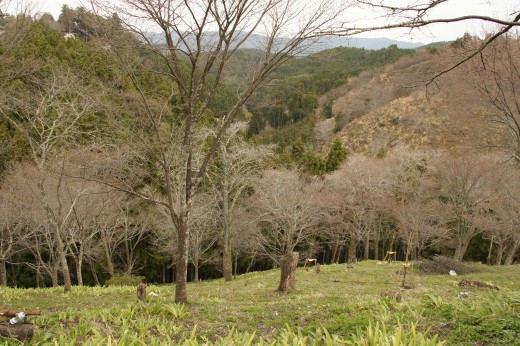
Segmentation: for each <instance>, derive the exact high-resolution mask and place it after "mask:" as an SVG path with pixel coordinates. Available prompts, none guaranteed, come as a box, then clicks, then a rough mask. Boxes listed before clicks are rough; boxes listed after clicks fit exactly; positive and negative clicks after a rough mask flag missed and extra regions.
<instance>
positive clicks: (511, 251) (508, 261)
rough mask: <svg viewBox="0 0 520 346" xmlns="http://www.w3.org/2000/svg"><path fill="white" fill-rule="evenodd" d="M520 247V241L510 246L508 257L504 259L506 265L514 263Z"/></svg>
mask: <svg viewBox="0 0 520 346" xmlns="http://www.w3.org/2000/svg"><path fill="white" fill-rule="evenodd" d="M519 248H520V241H515V242H513V244H511V246H510V247H509V251H508V252H507V255H506V259H505V261H504V265H506V266H510V265H512V264H513V260H514V258H515V255H516V253H517V252H518V249H519Z"/></svg>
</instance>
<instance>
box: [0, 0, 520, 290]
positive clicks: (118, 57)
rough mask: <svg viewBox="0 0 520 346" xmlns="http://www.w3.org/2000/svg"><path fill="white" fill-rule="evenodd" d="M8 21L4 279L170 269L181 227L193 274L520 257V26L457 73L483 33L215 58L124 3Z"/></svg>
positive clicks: (1, 175) (162, 276)
mask: <svg viewBox="0 0 520 346" xmlns="http://www.w3.org/2000/svg"><path fill="white" fill-rule="evenodd" d="M0 20H1V22H0V30H1V31H0V140H1V142H2V145H1V149H0V170H1V171H0V179H1V180H0V206H1V207H0V285H6V284H8V285H17V286H23V287H32V286H49V285H52V286H56V285H59V284H64V285H65V287H67V286H68V288H69V289H70V286H71V285H83V284H87V285H94V284H101V283H103V282H105V281H106V280H108V279H111V278H112V279H113V278H114V277H116V276H117V275H118V274H127V275H131V274H133V275H143V276H145V277H146V280H148V281H150V282H172V281H174V280H175V279H176V278H177V277H174V268H175V269H177V267H178V266H179V264H178V263H179V262H175V260H174V259H175V258H178V256H181V255H179V253H178V251H177V250H174V249H178V245H179V244H178V243H179V240H178V239H179V237H177V235H178V232H180V231H186V230H189V232H188V231H186V236H187V237H188V238H187V239H186V244H187V247H188V248H187V249H186V254H187V256H188V261H189V265H188V268H187V273H189V278H190V279H191V280H195V281H197V280H199V279H204V278H214V277H219V276H221V275H224V276H225V277H226V279H227V280H231V279H232V274H233V273H234V274H240V273H244V272H246V271H249V270H254V269H264V268H272V267H273V264H274V265H281V266H282V269H284V268H285V267H284V266H285V265H287V263H289V262H287V261H289V259H290V258H293V257H291V256H294V255H293V253H294V252H299V253H300V258H305V257H314V258H318V259H319V261H320V262H322V263H334V262H343V261H350V262H352V261H356V260H357V259H368V258H373V259H382V258H383V257H384V254H385V253H386V251H390V250H395V251H396V252H398V255H399V258H400V259H406V260H419V259H421V258H424V257H431V256H434V255H438V254H442V255H446V256H452V257H454V258H455V259H456V260H463V259H471V260H478V261H488V263H493V264H511V263H513V262H514V261H517V260H518V249H519V248H520V232H519V230H518V226H519V220H518V217H517V214H518V210H519V208H520V204H519V203H518V201H517V199H516V196H517V194H516V193H515V191H518V189H520V175H519V172H518V169H517V165H516V163H517V161H518V159H519V154H518V153H519V152H520V146H519V145H518V143H520V141H519V138H520V130H519V126H518V122H517V120H518V119H519V116H520V114H518V108H517V107H516V106H517V104H516V103H515V102H516V101H517V100H518V95H517V94H516V93H515V91H516V90H517V87H518V83H520V76H519V75H518V69H517V67H518V66H519V63H518V56H520V55H519V54H517V53H518V38H517V37H516V36H511V37H505V38H503V39H501V40H499V41H497V42H496V44H495V45H493V46H491V47H490V48H489V49H488V50H486V51H485V53H483V54H482V55H481V56H480V57H479V59H473V60H471V61H469V62H468V63H467V65H465V67H462V68H459V69H455V70H453V71H450V72H449V73H446V74H441V73H440V72H442V71H446V70H448V69H450V67H451V66H453V64H454V63H455V62H456V61H457V59H458V58H459V57H460V52H461V51H464V50H468V49H471V48H474V47H475V45H477V44H478V39H476V38H472V37H469V36H466V37H464V38H461V39H460V40H458V41H456V42H453V43H451V44H447V45H443V46H440V47H430V48H427V49H420V50H411V49H400V48H398V47H397V46H395V45H391V46H389V47H387V48H384V49H380V50H365V49H360V48H348V47H338V48H334V49H329V50H324V51H320V52H317V53H314V54H310V55H307V56H299V55H293V56H287V57H283V59H281V60H280V61H277V60H275V59H276V54H274V53H273V54H266V52H265V51H262V50H258V49H240V50H237V51H236V52H234V54H233V55H231V56H230V57H229V61H227V64H226V65H225V66H224V67H222V69H220V67H219V65H218V63H215V64H214V65H211V64H208V61H211V59H215V61H217V62H218V61H219V59H221V58H222V57H221V55H215V56H212V55H211V52H206V51H203V52H202V53H200V52H199V53H200V54H198V55H196V54H193V55H189V54H185V55H179V57H177V56H175V58H169V55H168V54H170V53H171V51H172V50H173V49H172V48H171V47H170V46H167V43H165V45H166V46H163V45H161V46H150V45H148V44H147V43H146V42H145V41H143V40H142V39H138V38H136V36H135V35H134V34H131V33H130V32H129V31H127V29H125V28H124V27H123V26H122V24H121V21H120V20H119V18H118V17H117V16H116V15H114V16H112V17H109V18H102V17H98V16H95V15H93V14H91V13H89V12H88V11H86V10H84V9H77V10H73V9H70V8H68V7H64V8H63V12H62V14H61V16H60V17H59V19H58V20H57V21H56V20H54V18H52V17H51V16H50V15H43V16H42V17H41V18H39V19H34V18H31V17H29V16H23V15H19V16H17V17H15V16H6V17H5V18H2V19H0ZM71 34H72V35H71ZM497 52H507V54H502V55H498V54H497ZM195 58H197V59H201V61H202V62H203V66H206V67H207V70H204V68H200V66H199V65H196V64H194V63H193V61H195ZM289 58H291V59H289ZM168 59H170V60H168ZM285 60H287V61H285ZM273 61H274V62H273ZM172 62H173V63H172ZM282 62H283V64H281V63H282ZM172 64H174V67H172ZM204 64H206V65H204ZM263 64H264V65H263ZM269 64H272V65H269ZM193 66H195V68H194V67H193ZM259 66H260V67H259ZM265 66H267V67H268V68H265V69H262V67H265ZM490 66H493V68H492V69H491V68H489V67H490ZM255 67H259V68H260V70H259V71H260V72H262V73H265V78H264V77H262V78H259V79H255V78H258V75H259V74H255V73H256V71H257V70H255V69H254V68H255ZM262 76H263V75H262ZM194 81H195V82H194ZM250 81H253V83H252V84H253V85H254V86H255V88H252V89H250V88H251V87H250V84H248V83H249V82H250ZM197 83H198V84H197ZM214 85H216V86H218V87H216V88H214V87H213V86H214ZM187 86H189V87H187ZM190 88H191V89H190ZM190 93H192V94H190ZM190 95H196V96H197V97H194V98H190V97H191V96H190ZM244 95H245V96H244ZM186 114H188V115H189V116H186ZM192 115H193V117H191V116H192ZM228 119H231V120H229V121H228ZM489 121H491V122H489ZM187 124H189V125H190V126H187ZM222 124H227V125H226V126H220V125H222ZM490 124H492V125H490ZM191 125H192V126H191ZM187 139H189V140H187ZM186 148H189V150H187V149H186ZM187 165H189V167H190V169H188V170H185V168H186V167H187ZM186 182H188V183H191V182H194V183H193V184H191V185H190V184H187V183H186ZM186 191H189V192H190V193H192V194H189V197H190V198H189V199H188V198H186V196H187V195H186ZM183 194H184V195H183ZM183 196H184V197H183ZM191 198H192V199H191ZM183 208H184V209H183ZM296 260H298V257H296ZM172 263H173V264H172ZM280 287H281V288H280V289H281V290H285V289H284V286H283V282H281V283H280Z"/></svg>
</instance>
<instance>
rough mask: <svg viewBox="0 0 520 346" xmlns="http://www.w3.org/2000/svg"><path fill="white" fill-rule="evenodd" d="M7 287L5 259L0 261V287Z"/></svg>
mask: <svg viewBox="0 0 520 346" xmlns="http://www.w3.org/2000/svg"><path fill="white" fill-rule="evenodd" d="M5 286H7V268H6V266H5V259H0V287H5Z"/></svg>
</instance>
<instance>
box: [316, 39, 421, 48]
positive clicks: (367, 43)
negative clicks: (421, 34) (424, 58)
mask: <svg viewBox="0 0 520 346" xmlns="http://www.w3.org/2000/svg"><path fill="white" fill-rule="evenodd" d="M394 44H395V45H396V46H397V47H398V48H401V49H415V48H419V47H422V46H424V43H421V42H408V41H398V40H393V39H390V38H386V37H377V38H364V37H338V36H330V37H324V38H322V39H320V40H319V42H318V45H323V47H321V46H320V47H319V50H325V49H331V48H336V47H354V48H364V49H373V50H377V49H383V48H387V47H388V46H391V45H394Z"/></svg>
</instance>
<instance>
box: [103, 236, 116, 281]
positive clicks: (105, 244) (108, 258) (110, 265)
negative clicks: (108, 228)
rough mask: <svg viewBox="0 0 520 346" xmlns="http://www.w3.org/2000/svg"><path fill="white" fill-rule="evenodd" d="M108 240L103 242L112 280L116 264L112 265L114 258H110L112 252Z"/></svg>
mask: <svg viewBox="0 0 520 346" xmlns="http://www.w3.org/2000/svg"><path fill="white" fill-rule="evenodd" d="M107 241H108V240H105V241H104V242H103V247H104V249H105V260H106V262H107V271H108V274H109V275H110V278H113V277H114V263H112V256H110V251H109V250H108V245H107V243H106V242H107Z"/></svg>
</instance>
